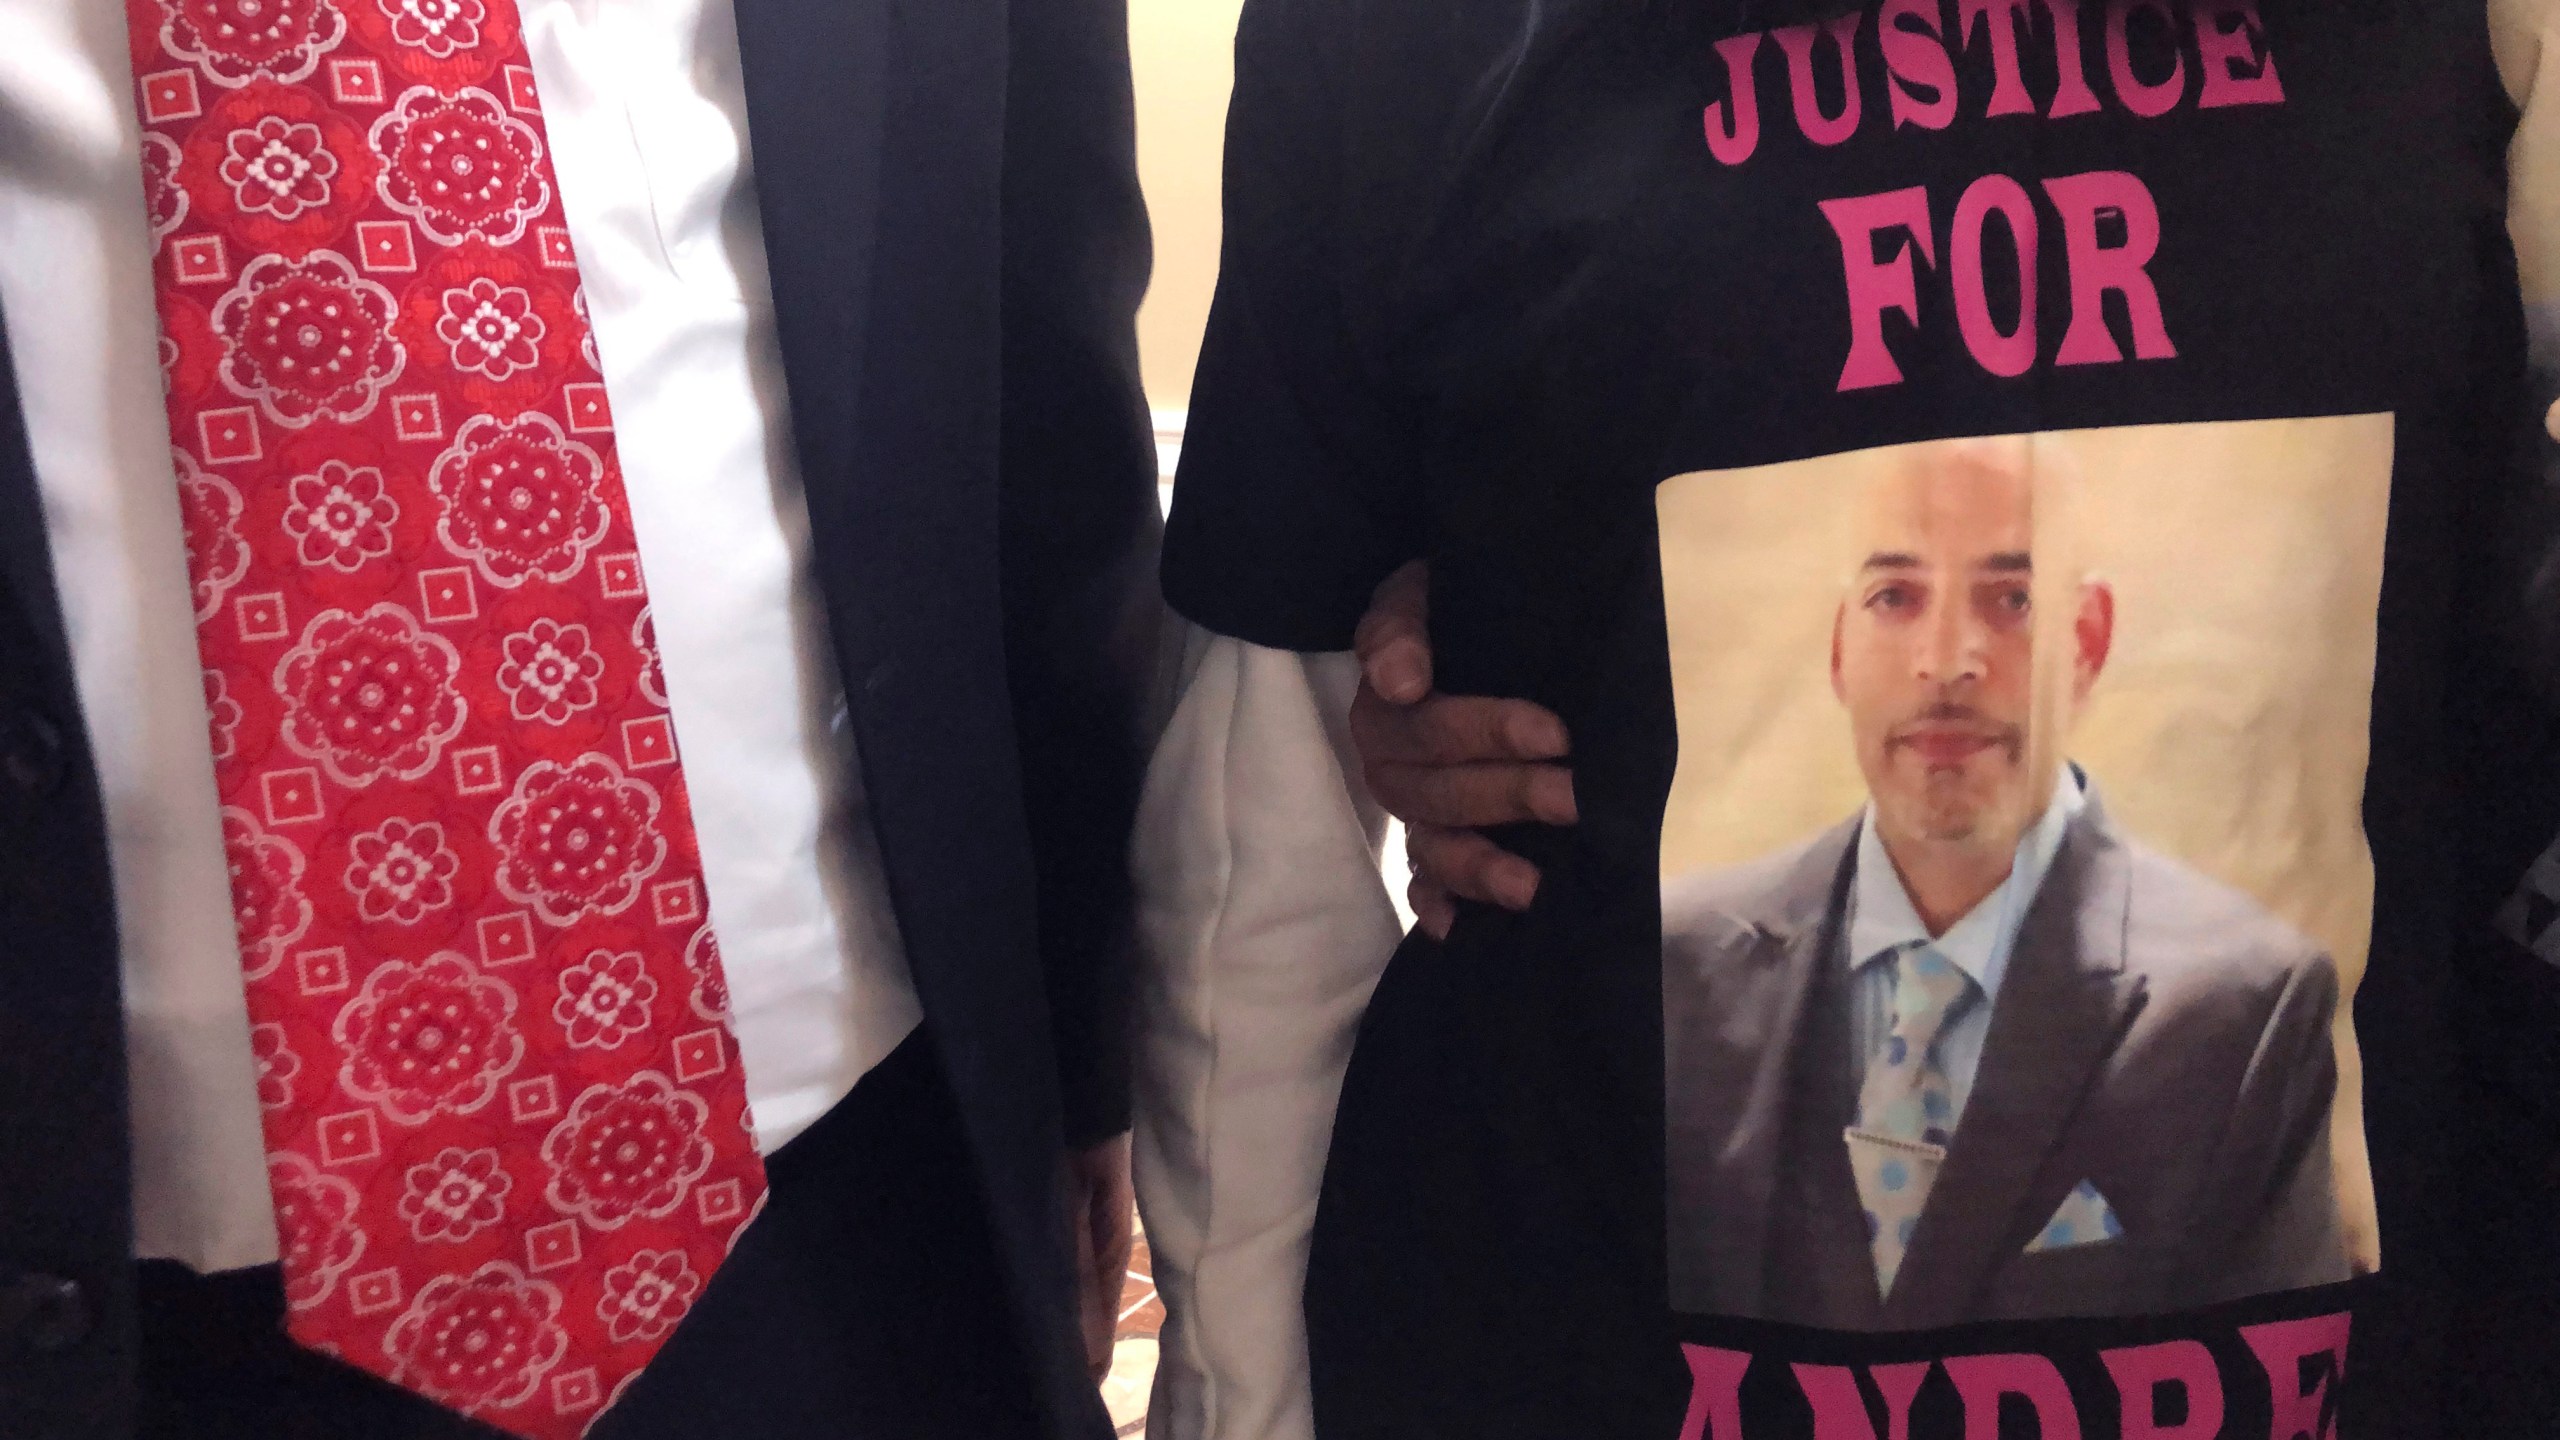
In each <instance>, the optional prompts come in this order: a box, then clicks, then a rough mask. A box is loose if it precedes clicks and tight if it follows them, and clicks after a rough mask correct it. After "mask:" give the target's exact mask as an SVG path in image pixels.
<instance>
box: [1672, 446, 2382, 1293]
mask: <svg viewBox="0 0 2560 1440" xmlns="http://www.w3.org/2000/svg"><path fill="white" fill-rule="evenodd" d="M2392 429H2393V420H2392V417H2390V416H2387V415H2368V416H2352V417H2331V418H2320V419H2302V420H2277V421H2258V422H2248V423H2223V424H2198V425H2165V426H2144V427H2127V428H2119V429H2107V430H2093V431H2083V432H2076V433H2069V434H2040V435H2032V436H2007V437H1994V438H1980V439H1966V440H1954V441H1943V442H1933V443H1926V444H1917V445H1905V446H1895V447H1890V448H1886V449H1878V450H1869V451H1862V452H1857V453H1852V454H1843V455H1834V456H1826V457H1822V458H1818V459H1812V460H1805V461H1799V462H1794V463H1789V464H1783V465H1775V466H1768V467H1762V468H1758V469H1752V470H1739V471H1726V472H1716V473H1703V474H1693V475H1686V476H1682V477H1679V478H1676V479H1673V480H1671V481H1669V482H1666V483H1665V484H1664V485H1663V486H1662V487H1661V488H1660V491H1659V499H1658V507H1659V521H1660V534H1661V543H1662V565H1663V583H1664V595H1665V610H1666V617H1667V620H1668V634H1669V639H1670V646H1671V660H1672V667H1671V668H1672V674H1673V683H1674V690H1675V695H1676V710H1677V715H1678V723H1679V735H1680V754H1679V765H1678V771H1677V777H1676V779H1675V781H1674V784H1673V787H1672V793H1671V799H1670V803H1669V809H1668V812H1667V816H1666V820H1665V823H1664V829H1663V837H1662V871H1663V976H1662V983H1663V1011H1664V1023H1665V1068H1666V1073H1665V1080H1666V1087H1667V1088H1666V1098H1667V1117H1668V1135H1667V1140H1668V1155H1667V1159H1668V1186H1669V1193H1668V1197H1667V1198H1668V1215H1669V1228H1670V1235H1669V1253H1670V1286H1671V1296H1670V1298H1671V1302H1672V1305H1673V1307H1674V1308H1675V1309H1677V1310H1680V1311H1682V1312H1686V1313H1692V1314H1714V1315H1733V1316H1743V1317H1748V1318H1757V1319H1767V1320H1776V1321H1783V1322H1789V1323H1796V1324H1804V1325H1814V1326H1822V1327H1827V1328H1837V1329H1852V1330H1856V1329H1866V1330H1873V1329H1903V1328H1919V1327H1924V1326H1934V1325H1943V1324H1955V1323H1964V1322H1968V1321H1977V1320H2004V1319H2041V1318H2057V1317H2065V1316H2100V1315H2117V1314H2143V1313H2157V1312H2164V1311H2172V1310H2180V1309H2187V1308H2192V1307H2198V1306H2204V1305H2209V1304H2214V1303H2217V1302H2221V1301H2227V1300H2232V1299H2238V1298H2241V1297H2245V1296H2249V1295H2255V1294H2263V1293H2269V1292H2274V1291H2282V1290H2291V1289H2299V1288H2303V1287H2308V1286H2313V1285H2320V1284H2327V1283H2331V1282H2335V1281H2340V1280H2344V1279H2347V1278H2349V1277H2350V1276H2351V1275H2353V1274H2356V1273H2360V1272H2363V1271H2368V1270H2371V1269H2373V1268H2375V1267H2376V1266H2377V1265H2378V1264H2379V1261H2380V1246H2379V1241H2378V1237H2377V1235H2376V1227H2375V1224H2374V1210H2373V1200H2372V1187H2371V1183H2370V1180H2369V1177H2368V1175H2367V1173H2366V1164H2365V1146H2364V1140H2363V1127H2362V1124H2361V1120H2360V1110H2359V1106H2358V1102H2357V1096H2358V1091H2359V1085H2358V1074H2359V1072H2358V1068H2357V1061H2356V1049H2355V1043H2354V1037H2353V1034H2352V1031H2351V1029H2350V1025H2349V1013H2350V1006H2349V1003H2348V1002H2349V999H2350V997H2351V996H2352V994H2353V990H2354V985H2355V981H2356V979H2357V977H2358V976H2359V975H2360V974H2361V972H2362V969H2363V965H2364V961H2365V955H2366V950H2367V946H2368V941H2369V932H2370V927H2371V915H2372V904H2373V880H2372V863H2371V859H2370V855H2369V853H2368V850H2367V847H2366V843H2365V837H2364V832H2363V827H2362V819H2361V816H2362V804H2363V791H2364V774H2365V765H2366V755H2367V728H2368V724H2369V719H2370V710H2371V696H2372V685H2373V667H2374V654H2375V631H2374V626H2375V620H2374V617H2375V614H2376V609H2377V604H2378V598H2379V593H2380V586H2381V575H2382V558H2383V544H2382V541H2383V532H2384V523H2385V518H2386V512H2387V509H2388V504H2387V502H2388V498H2389V492H2390V482H2391V477H2390V460H2389V457H2390V455H2391V453H2392Z"/></svg>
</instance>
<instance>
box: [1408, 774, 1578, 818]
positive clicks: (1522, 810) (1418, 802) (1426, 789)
mask: <svg viewBox="0 0 2560 1440" xmlns="http://www.w3.org/2000/svg"><path fill="white" fill-rule="evenodd" d="M1362 778H1363V779H1365V780H1366V781H1367V782H1368V785H1369V790H1370V793H1371V794H1373V795H1375V796H1377V797H1378V803H1379V804H1380V805H1382V806H1384V807H1386V811H1387V813H1388V814H1390V815H1393V816H1395V817H1396V818H1397V819H1399V820H1402V821H1404V822H1405V823H1406V824H1408V825H1443V826H1455V827H1461V828H1474V827H1477V826H1491V825H1519V824H1528V823H1531V822H1536V823H1540V824H1546V825H1571V824H1573V823H1574V821H1575V820H1576V818H1577V811H1576V807H1575V803H1574V795H1573V772H1572V771H1570V770H1567V769H1564V768H1562V767H1561V766H1556V765H1457V766H1451V767H1448V768H1445V769H1426V768H1424V767H1422V766H1419V765H1390V766H1385V767H1382V768H1379V769H1375V770H1372V771H1370V772H1369V773H1368V774H1367V775H1365V776H1363V777H1362Z"/></svg>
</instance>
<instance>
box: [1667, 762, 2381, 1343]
mask: <svg viewBox="0 0 2560 1440" xmlns="http://www.w3.org/2000/svg"><path fill="white" fill-rule="evenodd" d="M1859 823H1860V822H1859V821H1858V820H1856V819H1852V820H1851V821H1849V822H1848V823H1846V824H1844V825H1841V826H1839V827H1838V828H1836V829H1833V830H1832V831H1830V832H1829V833H1827V834H1825V835H1823V836H1822V837H1821V838H1819V839H1817V840H1815V841H1814V842H1813V843H1812V844H1810V845H1807V846H1804V847H1802V848H1799V849H1796V850H1793V851H1790V852H1787V853H1785V854H1781V855H1778V856H1775V857H1773V858H1770V859H1767V860H1762V861H1757V862H1753V863H1751V864H1748V865H1744V866H1740V867H1736V868H1733V869H1726V870H1718V871H1712V872H1707V873H1703V874H1697V875H1692V876H1688V877H1684V878H1682V879H1680V880H1676V881H1674V882H1672V883H1671V884H1670V885H1668V886H1667V887H1666V889H1665V893H1664V896H1663V921H1662V929H1663V974H1662V986H1663V992H1662V998H1663V1022H1664V1027H1665V1035H1664V1040H1665V1066H1666V1071H1667V1074H1666V1081H1667V1085H1668V1102H1669V1105H1668V1115H1669V1157H1668V1158H1669V1185H1670V1195H1669V1202H1670V1210H1669V1213H1670V1228H1671V1235H1670V1271H1671V1302H1672V1306H1673V1308H1674V1309H1676V1310H1679V1311H1682V1312H1685V1313H1690V1314H1712V1315H1735V1316H1744V1317H1751V1318H1759V1319H1768V1320H1777V1321H1784V1322H1788V1323H1793V1324H1801V1325H1815V1326H1822V1327H1826V1328H1834V1329H1847V1330H1903V1329H1922V1328H1928V1327H1932V1326H1939V1325H1951V1324H1960V1323H1965V1322H1969V1321H1977V1320H2008V1319H2047V1318H2057V1317H2063V1316H2097V1315H2126V1314H2145V1313H2156V1312H2160V1311H2168V1310H2180V1309H2187V1308H2192V1307H2196V1306H2202V1305H2208V1304H2212V1303H2215V1302H2218V1301H2223V1300H2231V1299H2238V1298H2241V1297H2244V1296H2249V1295H2255V1294H2263V1293H2268V1292H2272V1291H2279V1290H2289V1289H2297V1288H2301V1287H2305V1286H2311V1285H2320V1284H2327V1283H2330V1282H2334V1281H2339V1280H2344V1279H2346V1278H2347V1277H2348V1274H2349V1265H2348V1261H2347V1258H2346V1248H2345V1242H2344V1239H2343V1229H2342V1225H2341V1223H2340V1219H2339V1211H2338V1202H2337V1196H2336V1193H2335V1188H2334V1179H2333V1176H2332V1172H2331V1167H2330V1155H2329V1112H2330V1102H2331V1099H2332V1097H2333V1096H2334V1094H2335V1092H2336V1089H2337V1065H2336V1060H2335V1056H2334V1054H2333V1051H2332V1049H2331V1043H2330V1022H2331V1020H2332V1018H2333V1017H2334V1015H2335V1014H2336V1011H2337V1006H2338V979H2337V972H2336V968H2335V967H2334V966H2333V965H2332V964H2331V963H2330V960H2329V957H2328V956H2327V955H2325V954H2323V953H2321V951H2320V949H2319V947H2318V946H2317V945H2316V944H2314V943H2313V942H2312V941H2310V940H2309V939H2307V938H2305V937H2304V936H2302V935H2301V934H2299V933H2297V932H2296V931H2294V930H2293V929H2292V928H2291V927H2290V926H2288V925H2286V924H2285V923H2284V922H2283V921H2281V920H2278V919H2277V918H2276V917H2275V916H2273V915H2271V914H2269V913H2268V912H2267V911H2266V909H2265V908H2264V907H2263V906H2261V905H2259V904H2258V903H2257V902H2256V901H2254V900H2252V899H2250V898H2249V897H2247V896H2244V895H2242V894H2240V893H2238V892H2237V891H2234V890H2232V889H2230V888H2229V887H2227V886H2224V885H2221V884H2219V883H2216V882H2215V881H2212V880H2209V879H2206V878H2205V877H2204V876H2202V875H2199V874H2197V873H2196V872H2194V871H2193V870H2190V869H2188V868H2187V867H2185V866H2183V865H2181V864H2179V863H2178V862H2177V861H2174V860H2171V859H2169V858H2167V857H2166V856H2163V855H2160V854H2158V853H2156V852H2154V851H2152V850H2149V849H2146V848H2145V847H2143V846H2141V845H2138V844H2136V843H2134V842H2132V841H2130V840H2128V839H2126V838H2124V837H2123V836H2122V835H2120V834H2118V833H2117V832H2116V830H2115V829H2114V827H2113V826H2112V825H2110V824H2109V822H2108V820H2107V816H2106V811H2105V808H2104V807H2103V806H2102V805H2101V804H2100V803H2099V800H2098V796H2097V794H2096V792H2095V791H2094V790H2093V791H2092V792H2091V794H2090V797H2089V804H2088V807H2087V808H2086V810H2084V811H2083V812H2082V813H2081V815H2080V816H2079V817H2078V818H2077V819H2075V820H2074V821H2073V822H2072V824H2071V827H2070V829H2069V830H2068V831H2067V832H2066V834H2065V836H2064V839H2063V843H2062V848H2061V850H2060V852H2059V853H2058V854H2057V855H2056V856H2055V858H2054V862H2053V866H2052V868H2051V870H2050V871H2049V872H2048V873H2047V875H2046V877H2045V881H2044V885H2043V887H2042V889H2041V890H2040V891H2039V892H2038V893H2037V895H2036V896H2035V899H2034V900H2033V902H2032V904H2031V906H2030V908H2029V910H2028V913H2027V917H2026V920H2025V923H2024V926H2023V927H2022V929H2021V930H2020V932H2019V935H2018V941H2017V947H2016V950H2015V952H2014V954H2013V956H2012V958H2011V960H2010V963H2009V971H2008V975H2007V978H2006V980H2005V981H2004V982H2003V984H2002V986H2001V990H2000V994H1999V998H1998V1005H1997V1009H1995V1010H1994V1011H1993V1013H1992V1019H1991V1028H1990V1030H1989V1032H1988V1035H1987V1037H1986V1039H1985V1041H1984V1046H1983V1055H1982V1062H1981V1069H1980V1071H1979V1074H1978V1076H1977V1079H1976V1081H1975V1084H1974V1088H1973V1091H1972V1096H1971V1099H1970V1100H1969V1102H1968V1103H1967V1105H1966V1107H1965V1110H1964V1113H1963V1118H1962V1122H1961V1123H1960V1124H1959V1126H1958V1127H1957V1130H1956V1134H1955V1138H1954V1141H1953V1143H1952V1145H1951V1146H1950V1147H1949V1153H1948V1156H1947V1160H1946V1164H1945V1166H1944V1168H1943V1169H1942V1170H1941V1171H1940V1174H1939V1178H1938V1181H1937V1186H1936V1189H1935V1190H1934V1191H1933V1192H1932V1193H1931V1195H1930V1198H1929V1202H1928V1206H1927V1208H1926V1209H1925V1210H1924V1211H1923V1213H1922V1215H1921V1218H1920V1225H1919V1228H1918V1230H1917V1231H1916V1232H1915V1233H1914V1234H1913V1236H1912V1241H1911V1247H1910V1250H1909V1252H1908V1254H1907V1256H1906V1257H1905V1259H1904V1261H1903V1266H1902V1271H1901V1274H1900V1276H1899V1277H1898V1278H1897V1280H1896V1283H1895V1285H1894V1289H1893V1293H1892V1294H1891V1296H1889V1297H1884V1298H1879V1296H1878V1294H1877V1286H1876V1276H1875V1269H1874V1263H1873V1260H1872V1258H1871V1255H1870V1252H1869V1249H1868V1244H1867V1236H1866V1228H1865V1220H1864V1216H1863V1212H1862V1209H1861V1207H1860V1205H1859V1202H1858V1196H1857V1188H1856V1182H1855V1181H1854V1180H1853V1179H1852V1177H1851V1174H1850V1169H1849V1159H1848V1151H1847V1146H1846V1144H1845V1143H1844V1142H1843V1140H1842V1138H1841V1131H1842V1130H1843V1128H1844V1127H1846V1126H1848V1125H1849V1124H1850V1123H1851V1122H1852V1118H1853V1116H1854V1112H1855V1110H1856V1107H1857V1095H1856V1080H1855V1067H1854V1065H1853V1064H1852V1060H1851V1057H1850V1055H1849V1053H1848V1050H1849V1021H1848V1009H1847V1006H1848V1000H1849V988H1850V987H1849V981H1850V978H1851V977H1850V973H1849V967H1848V965H1847V963H1846V960H1845V957H1844V955H1843V952H1842V946H1843V945H1844V944H1845V943H1846V941H1845V935H1844V931H1845V918H1844V917H1845V915H1846V913H1847V905H1848V896H1849V891H1850V880H1851V876H1852V873H1853V871H1854V869H1855V861H1856V856H1857V839H1858V833H1859ZM2083 1181H2087V1182H2089V1183H2091V1184H2094V1185H2095V1186H2096V1187H2097V1189H2098V1191H2099V1192H2100V1193H2101V1194H2102V1195H2104V1196H2105V1197H2106V1198H2107V1200H2108V1201H2109V1202H2110V1203H2111V1204H2112V1205H2113V1206H2114V1207H2115V1211H2116V1215H2117V1217H2118V1219H2119V1220H2120V1221H2121V1222H2122V1225H2123V1234H2122V1235H2121V1236H2119V1237H2117V1238H2115V1239H2111V1240H2105V1241H2100V1242H2097V1243H2091V1244H2082V1245H2076V1246H2070V1247H2066V1248H2061V1249H2054V1250H2046V1251H2039V1252H2033V1253H2031V1252H2030V1251H2029V1250H2028V1248H2027V1247H2028V1246H2029V1245H2030V1244H2031V1243H2033V1242H2034V1240H2035V1239H2036V1237H2037V1235H2038V1234H2039V1233H2040V1232H2041V1231H2042V1230H2043V1229H2044V1227H2045V1225H2046V1223H2047V1222H2048V1221H2049V1220H2050V1219H2051V1218H2052V1216H2053V1214H2054V1212H2055V1210H2056V1209H2057V1208H2059V1207H2060V1206H2061V1204H2062V1202H2063V1200H2064V1198H2065V1197H2066V1196H2068V1195H2069V1194H2070V1193H2071V1192H2072V1190H2073V1189H2074V1188H2075V1187H2077V1186H2078V1185H2080V1184H2081V1183H2082V1182H2083Z"/></svg>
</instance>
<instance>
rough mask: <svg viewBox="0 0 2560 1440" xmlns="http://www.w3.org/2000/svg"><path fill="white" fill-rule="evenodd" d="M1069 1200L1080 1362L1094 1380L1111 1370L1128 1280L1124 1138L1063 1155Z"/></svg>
mask: <svg viewBox="0 0 2560 1440" xmlns="http://www.w3.org/2000/svg"><path fill="white" fill-rule="evenodd" d="M1067 1173H1068V1177H1069V1205H1070V1214H1071V1216H1072V1219H1073V1222H1074V1224H1073V1228H1074V1231H1075V1242H1076V1273H1077V1277H1078V1279H1079V1281H1080V1282H1081V1283H1080V1284H1079V1285H1078V1287H1077V1288H1078V1290H1079V1291H1080V1292H1081V1294H1080V1295H1079V1297H1078V1298H1079V1304H1078V1306H1077V1309H1078V1311H1079V1315H1078V1319H1079V1321H1080V1322H1081V1328H1082V1331H1083V1336H1084V1347H1085V1363H1086V1365H1087V1366H1088V1367H1089V1368H1090V1369H1091V1371H1092V1373H1093V1379H1094V1382H1095V1383H1096V1384H1099V1383H1101V1381H1102V1380H1103V1379H1104V1378H1105V1377H1106V1376H1108V1375H1109V1374H1110V1373H1111V1358H1112V1353H1113V1351H1114V1350H1116V1349H1117V1348H1118V1336H1119V1329H1120V1299H1121V1296H1122V1294H1123V1293H1124V1291H1125V1287H1126V1286H1127V1284H1128V1276H1129V1258H1130V1254H1131V1250H1132V1248H1133V1246H1134V1243H1135V1236H1134V1235H1133V1233H1132V1226H1133V1223H1134V1212H1135V1209H1136V1206H1135V1203H1134V1199H1133V1196H1132V1194H1131V1191H1130V1183H1129V1137H1128V1136H1126V1135H1120V1136H1115V1137H1114V1138H1112V1139H1110V1140H1106V1141H1103V1142H1102V1143H1100V1144H1098V1145H1094V1146H1091V1147H1089V1148H1086V1149H1083V1150H1079V1151H1076V1152H1074V1153H1073V1154H1071V1155H1070V1156H1069V1157H1068V1167H1067Z"/></svg>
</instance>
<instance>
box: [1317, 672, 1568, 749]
mask: <svg viewBox="0 0 2560 1440" xmlns="http://www.w3.org/2000/svg"><path fill="white" fill-rule="evenodd" d="M1351 727H1352V743H1353V744H1354V745H1356V746H1357V747H1359V750H1360V755H1361V758H1362V759H1363V760H1364V761H1366V762H1367V763H1369V764H1371V765H1377V764H1381V763H1384V764H1399V765H1459V764H1466V763H1469V762H1473V761H1485V760H1558V759H1562V758H1563V757H1564V756H1565V754H1566V753H1567V752H1568V751H1570V750H1571V748H1572V740H1571V737H1569V736H1568V735H1566V733H1565V728H1564V722H1563V721H1562V720H1559V719H1557V718H1556V716H1555V712H1553V711H1551V710H1548V709H1546V708H1545V707H1543V706H1539V705H1532V704H1530V703H1529V702H1528V701H1526V700H1497V699H1494V698H1492V697H1489V696H1482V695H1434V696H1431V697H1430V698H1428V699H1426V700H1423V701H1421V702H1419V703H1418V704H1413V705H1398V704H1396V703H1394V702H1393V701H1390V700H1388V699H1387V698H1386V697H1385V696H1384V695H1382V694H1380V693H1379V692H1378V691H1377V690H1376V689H1375V688H1374V687H1372V686H1369V685H1366V684H1363V685H1362V686H1361V687H1360V691H1359V693H1358V694H1357V695H1355V696H1354V697H1353V698H1352V702H1351Z"/></svg>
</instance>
